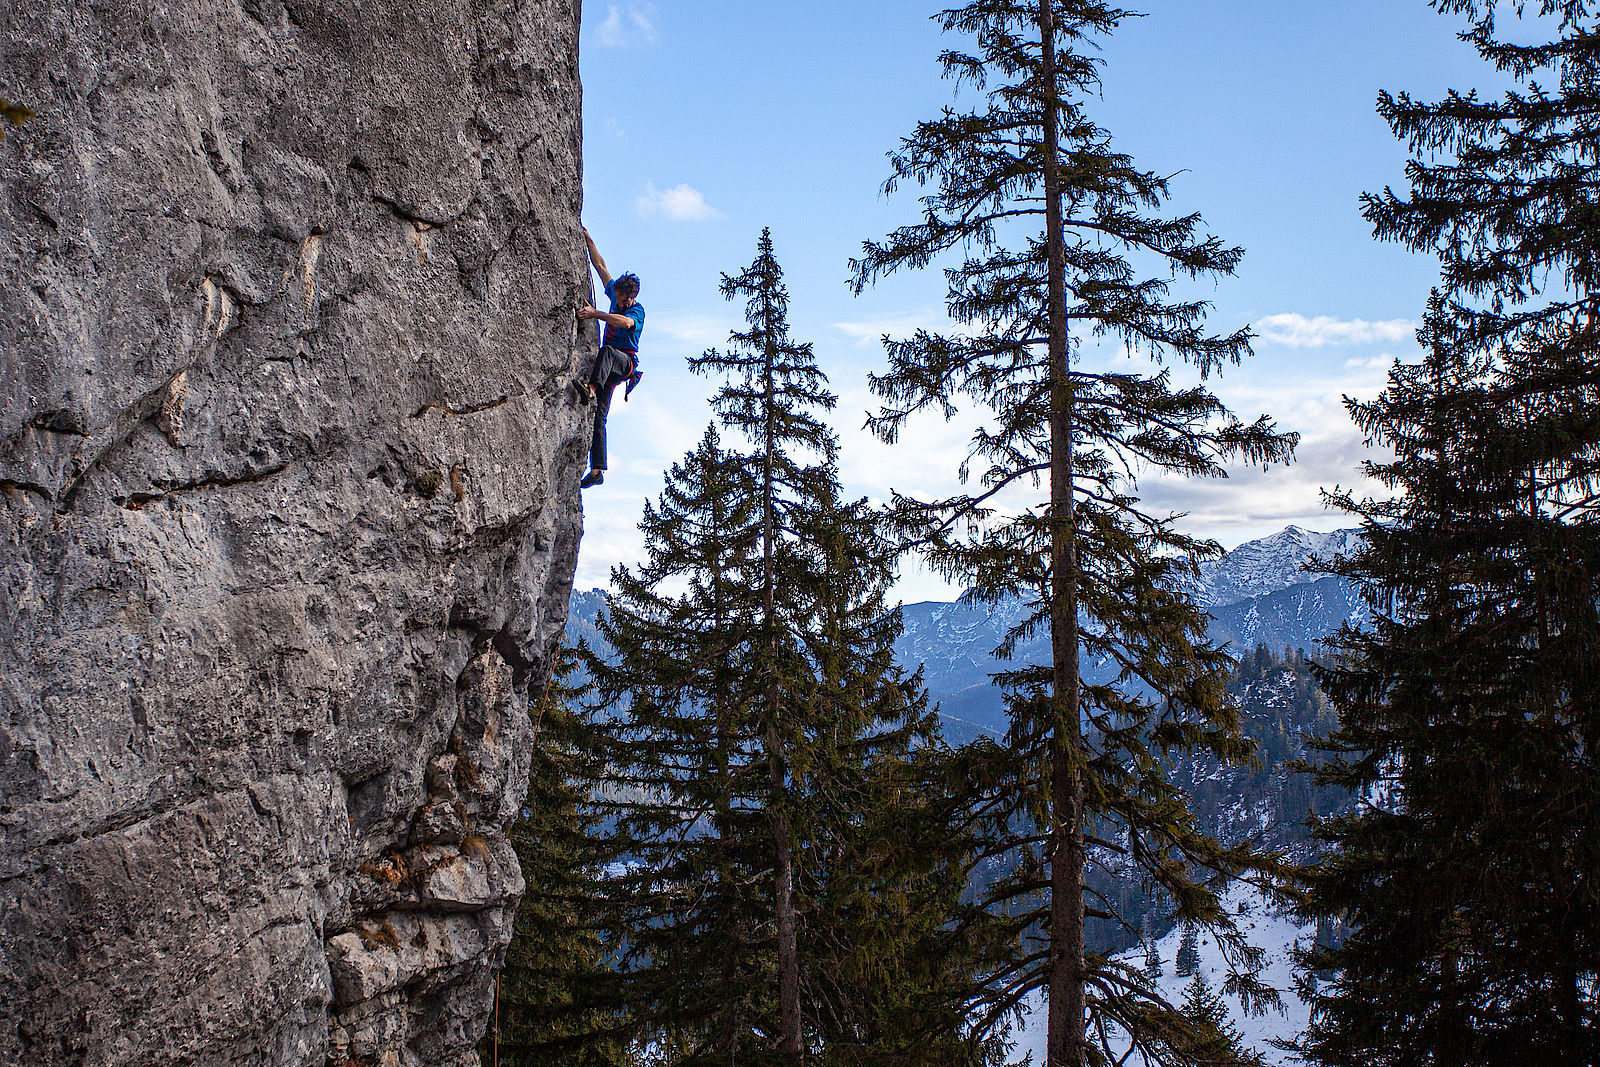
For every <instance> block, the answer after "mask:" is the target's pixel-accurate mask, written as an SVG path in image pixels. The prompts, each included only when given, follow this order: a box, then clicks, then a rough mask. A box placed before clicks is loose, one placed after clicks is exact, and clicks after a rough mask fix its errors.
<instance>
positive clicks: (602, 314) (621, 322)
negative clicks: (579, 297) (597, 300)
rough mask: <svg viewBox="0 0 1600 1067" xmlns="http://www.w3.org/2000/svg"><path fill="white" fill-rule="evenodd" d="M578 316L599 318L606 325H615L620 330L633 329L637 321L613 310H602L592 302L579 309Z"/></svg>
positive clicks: (581, 317)
mask: <svg viewBox="0 0 1600 1067" xmlns="http://www.w3.org/2000/svg"><path fill="white" fill-rule="evenodd" d="M578 318H580V319H599V320H600V321H601V322H603V323H605V324H606V325H608V326H615V327H616V328H617V329H619V330H627V329H631V328H632V327H633V326H634V325H635V321H634V320H633V319H631V318H629V317H628V316H626V315H617V314H614V313H613V312H609V311H601V310H600V309H599V308H597V307H594V306H593V305H590V304H585V305H583V307H581V308H579V309H578Z"/></svg>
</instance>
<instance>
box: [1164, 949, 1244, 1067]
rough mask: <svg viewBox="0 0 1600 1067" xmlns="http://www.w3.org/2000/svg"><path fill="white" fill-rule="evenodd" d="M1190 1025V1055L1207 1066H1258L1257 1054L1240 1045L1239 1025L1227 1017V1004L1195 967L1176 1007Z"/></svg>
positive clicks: (1241, 1037) (1242, 1039) (1241, 1038)
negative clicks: (1180, 1004) (1191, 1041)
mask: <svg viewBox="0 0 1600 1067" xmlns="http://www.w3.org/2000/svg"><path fill="white" fill-rule="evenodd" d="M1180 1010H1181V1011H1182V1012H1183V1014H1184V1016H1185V1017H1186V1018H1187V1019H1188V1020H1189V1022H1190V1023H1191V1024H1192V1025H1193V1028H1194V1030H1195V1035H1196V1040H1195V1042H1194V1046H1193V1048H1192V1049H1191V1055H1192V1056H1193V1057H1195V1059H1196V1061H1197V1062H1200V1063H1204V1064H1207V1065H1208V1067H1258V1065H1259V1064H1260V1063H1261V1057H1259V1056H1257V1055H1256V1054H1254V1053H1252V1052H1248V1051H1246V1049H1245V1048H1244V1044H1243V1042H1244V1038H1243V1036H1242V1035H1241V1034H1240V1033H1239V1028H1238V1027H1236V1026H1234V1025H1233V1020H1232V1019H1230V1018H1228V1008H1227V1005H1225V1004H1223V1003H1222V998H1221V997H1220V996H1218V995H1217V993H1216V991H1215V990H1213V989H1212V988H1211V985H1210V983H1209V982H1207V981H1206V976H1205V975H1204V974H1202V973H1200V972H1199V971H1195V972H1194V976H1193V977H1192V978H1190V979H1189V984H1188V985H1186V986H1184V987H1183V1004H1182V1006H1181V1008H1180Z"/></svg>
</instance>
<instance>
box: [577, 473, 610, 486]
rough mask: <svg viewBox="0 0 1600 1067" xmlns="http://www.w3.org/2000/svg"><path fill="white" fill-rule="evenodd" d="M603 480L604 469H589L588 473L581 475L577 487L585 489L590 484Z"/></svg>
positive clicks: (597, 483) (604, 476)
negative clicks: (581, 479) (581, 477)
mask: <svg viewBox="0 0 1600 1067" xmlns="http://www.w3.org/2000/svg"><path fill="white" fill-rule="evenodd" d="M605 480H606V472H605V471H590V472H589V473H588V474H585V475H584V476H583V481H581V482H579V483H578V488H579V489H587V488H589V487H590V486H591V485H599V484H600V483H601V482H603V481H605Z"/></svg>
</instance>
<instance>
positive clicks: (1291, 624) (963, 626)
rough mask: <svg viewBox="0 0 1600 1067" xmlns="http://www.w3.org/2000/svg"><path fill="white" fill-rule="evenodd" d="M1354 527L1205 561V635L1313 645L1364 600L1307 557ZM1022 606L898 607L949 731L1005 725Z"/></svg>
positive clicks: (1349, 538) (591, 614) (1028, 657)
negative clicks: (1008, 642) (996, 679)
mask: <svg viewBox="0 0 1600 1067" xmlns="http://www.w3.org/2000/svg"><path fill="white" fill-rule="evenodd" d="M1360 537H1361V534H1360V531H1359V530H1336V531H1334V532H1332V533H1319V532H1317V531H1314V530H1304V529H1301V528H1300V527H1298V526H1290V527H1288V528H1287V529H1284V530H1282V531H1280V532H1278V533H1275V534H1273V535H1272V536H1270V537H1264V538H1261V539H1260V540H1258V541H1249V542H1246V543H1245V544H1242V545H1240V546H1239V547H1238V548H1236V549H1234V550H1233V551H1231V552H1229V553H1228V554H1227V555H1225V556H1223V557H1222V558H1220V559H1218V560H1214V561H1212V562H1210V563H1207V564H1205V565H1204V566H1203V567H1202V568H1201V573H1200V577H1199V579H1198V581H1196V583H1195V584H1194V587H1193V589H1194V595H1195V599H1196V600H1197V602H1198V603H1200V604H1201V605H1202V606H1203V607H1205V608H1206V609H1207V610H1208V611H1209V612H1210V614H1211V616H1212V620H1213V621H1212V625H1211V636H1212V637H1213V638H1215V639H1217V640H1219V641H1225V642H1228V643H1229V645H1230V646H1231V647H1232V649H1233V651H1234V652H1235V654H1243V653H1245V652H1248V651H1250V650H1251V649H1253V648H1254V647H1255V646H1256V645H1257V644H1265V645H1267V646H1268V647H1270V648H1272V649H1274V650H1279V651H1281V650H1282V649H1284V648H1286V647H1287V648H1303V649H1307V650H1310V649H1313V648H1315V647H1316V646H1317V645H1318V644H1319V643H1320V642H1321V641H1322V640H1323V639H1324V638H1325V637H1327V635H1328V634H1331V633H1332V632H1333V631H1334V630H1336V629H1338V627H1339V625H1340V624H1341V623H1343V622H1345V621H1347V620H1348V621H1351V622H1359V620H1360V619H1361V618H1362V617H1364V614H1365V608H1364V606H1363V605H1362V604H1361V601H1360V599H1359V597H1357V596H1356V593H1355V589H1354V587H1353V586H1351V585H1350V583H1348V582H1346V581H1344V580H1343V579H1341V578H1336V577H1332V576H1329V575H1326V574H1320V573H1317V572H1314V571H1308V570H1306V569H1305V567H1306V564H1307V563H1308V562H1309V561H1310V560H1312V559H1313V558H1321V559H1331V558H1335V557H1338V556H1343V555H1346V554H1348V553H1349V552H1350V551H1351V550H1352V549H1353V548H1355V547H1356V546H1357V545H1359V543H1360ZM604 605H605V594H604V593H603V592H601V591H600V590H598V589H595V590H589V591H588V592H575V593H574V594H573V596H572V601H571V614H570V620H569V622H568V624H567V633H568V636H569V638H576V637H579V636H583V637H589V638H591V640H592V639H593V637H594V620H595V617H596V616H597V615H598V614H599V612H600V610H601V609H602V608H603V607H604ZM1022 610H1023V608H1022V605H1021V604H1020V603H1019V602H1016V601H1012V602H1008V603H1005V604H1000V605H996V606H994V607H992V608H991V607H980V606H973V605H968V604H962V603H960V602H956V603H949V602H943V601H924V602H922V603H917V604H907V605H905V606H904V608H903V609H902V614H903V618H904V622H905V631H904V633H903V634H902V635H901V637H900V639H899V640H898V641H896V642H895V653H896V655H897V656H898V657H899V659H900V662H901V663H902V664H904V665H905V666H906V667H908V668H911V669H915V668H916V667H919V666H920V667H921V668H922V669H923V682H924V684H925V685H926V686H927V687H928V693H929V695H930V696H931V697H932V698H933V699H934V700H935V701H937V702H938V703H939V704H940V708H941V711H942V712H943V714H944V716H945V720H946V723H947V725H948V727H949V732H950V734H951V737H952V739H953V740H964V739H968V738H971V737H972V736H974V735H975V734H977V733H982V732H990V733H999V732H1002V731H1004V729H1005V713H1004V710H1003V708H1002V706H1001V702H1000V693H999V691H998V690H997V689H996V688H995V687H994V685H993V684H992V683H991V681H990V675H992V674H993V673H994V672H995V671H997V670H1001V669H1003V668H1004V667H1005V666H1006V664H1003V663H1001V662H999V661H997V660H995V658H994V656H993V654H992V653H993V651H994V649H995V647H996V646H997V645H999V643H1000V641H1001V639H1002V638H1003V637H1004V636H1005V633H1006V631H1007V630H1008V629H1009V628H1010V627H1011V626H1012V625H1014V624H1015V623H1016V622H1017V621H1018V620H1019V619H1020V618H1021V617H1022ZM1049 652H1050V640H1049V635H1048V634H1045V633H1040V634H1036V635H1035V636H1034V637H1033V638H1031V639H1029V640H1027V641H1024V642H1022V643H1021V644H1019V646H1018V647H1017V650H1016V654H1015V657H1014V659H1013V662H1014V663H1044V662H1047V660H1048V656H1049ZM1112 673H1113V671H1112V668H1111V666H1110V665H1109V664H1096V663H1093V662H1087V663H1085V664H1084V675H1085V677H1086V678H1087V679H1088V680H1090V681H1094V682H1099V681H1104V680H1107V679H1109V678H1110V677H1111V676H1112Z"/></svg>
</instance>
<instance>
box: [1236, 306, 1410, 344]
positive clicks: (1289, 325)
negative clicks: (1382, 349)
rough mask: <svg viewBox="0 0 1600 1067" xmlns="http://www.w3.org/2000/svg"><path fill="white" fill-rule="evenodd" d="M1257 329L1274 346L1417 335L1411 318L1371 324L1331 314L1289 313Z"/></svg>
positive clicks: (1263, 321) (1269, 319)
mask: <svg viewBox="0 0 1600 1067" xmlns="http://www.w3.org/2000/svg"><path fill="white" fill-rule="evenodd" d="M1255 328H1256V332H1257V333H1258V334H1259V335H1260V337H1261V340H1263V341H1266V342H1268V343H1271V344H1279V345H1287V346H1288V347H1290V348H1323V347H1325V346H1327V345H1365V344H1374V343H1377V342H1396V341H1404V340H1407V339H1408V338H1410V337H1411V335H1412V334H1414V333H1416V330H1417V324H1416V323H1414V322H1412V321H1410V320H1409V319H1388V320H1386V321H1384V322H1368V321H1367V320H1366V319H1336V318H1334V317H1333V316H1331V315H1318V316H1316V317H1315V318H1307V317H1306V316H1304V315H1297V314H1295V313H1293V312H1290V313H1287V314H1282V315H1268V316H1267V317H1266V318H1263V319H1257V320H1256V323H1255Z"/></svg>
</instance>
